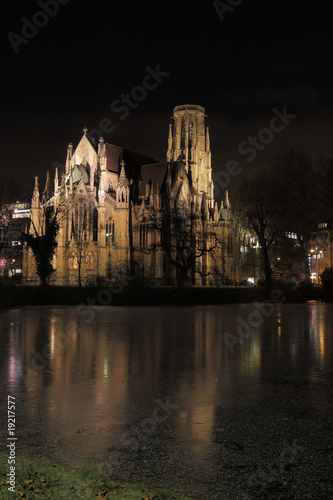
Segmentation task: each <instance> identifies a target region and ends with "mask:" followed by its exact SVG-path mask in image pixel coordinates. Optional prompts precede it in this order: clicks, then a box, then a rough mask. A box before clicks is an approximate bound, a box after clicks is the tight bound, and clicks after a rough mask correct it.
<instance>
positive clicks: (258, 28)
mask: <svg viewBox="0 0 333 500" xmlns="http://www.w3.org/2000/svg"><path fill="white" fill-rule="evenodd" d="M42 4H43V0H40V2H37V1H26V2H14V3H10V4H9V3H8V4H7V5H6V4H5V5H4V6H2V10H3V12H2V18H3V29H2V32H3V55H2V63H3V64H2V78H1V80H2V120H1V140H2V155H3V156H2V174H3V175H4V176H5V177H6V178H8V179H11V178H17V179H21V181H22V182H26V183H27V185H28V188H29V189H30V188H32V186H33V177H34V175H38V176H40V178H41V183H44V179H45V174H46V171H47V170H52V163H53V164H54V162H58V163H61V164H63V163H64V161H65V156H66V147H67V144H68V143H69V142H73V144H74V146H76V144H77V142H78V141H79V139H80V137H81V135H82V129H83V128H84V127H87V128H88V129H100V128H101V125H100V124H101V123H104V124H105V127H106V129H108V130H109V129H111V128H112V131H111V132H109V133H103V136H104V138H105V140H106V141H107V142H110V143H112V144H116V145H118V146H122V147H125V148H128V149H131V150H132V151H135V152H139V153H143V154H147V155H149V156H152V157H154V158H157V159H161V160H162V161H164V160H165V154H166V149H167V136H168V124H169V123H170V117H171V116H172V110H173V108H174V107H175V106H177V105H180V104H199V105H201V106H203V107H205V109H206V114H207V119H206V124H207V125H208V126H209V127H210V133H211V149H212V164H213V170H214V171H215V173H218V172H220V171H221V170H225V168H226V163H227V162H228V161H230V160H236V161H238V162H239V163H240V164H241V165H242V175H244V174H246V172H247V171H250V170H251V169H253V168H254V167H256V166H259V167H262V166H269V165H270V164H271V162H272V159H273V158H274V156H275V155H276V154H277V153H278V152H279V150H281V149H289V148H290V147H292V146H293V147H295V148H296V149H303V150H305V151H307V152H309V153H311V154H314V155H315V156H317V155H319V154H321V153H322V154H324V155H325V156H329V155H332V156H333V142H332V129H333V127H332V125H333V106H332V105H333V102H332V87H333V85H332V83H333V82H332V70H331V64H332V62H331V58H332V56H331V53H332V48H333V47H332V46H333V43H332V28H331V24H332V21H331V12H330V3H329V2H325V5H322V4H320V5H318V6H317V4H316V3H311V4H310V3H306V2H302V3H301V2H293V3H292V2H291V1H290V0H289V1H281V0H269V1H268V0H265V1H264V0H257V1H250V0H243V1H239V0H238V1H236V0H230V4H232V5H234V7H230V5H229V7H228V10H226V11H225V13H224V14H222V10H223V7H222V1H221V2H220V4H221V6H220V7H216V6H214V3H213V2H206V1H205V2H203V1H197V2H180V1H178V2H174V1H159V2H156V1H155V2H151V1H145V2H138V1H136V2H131V1H126V2H125V1H123V2H112V1H108V2H106V1H102V0H101V1H99V0H96V1H95V2H85V1H80V2H79V1H78V0H62V2H61V4H60V2H59V3H57V5H58V7H55V0H52V1H51V2H50V4H48V2H47V1H46V2H45V5H46V4H47V5H48V7H46V9H52V10H53V11H55V10H58V12H57V13H56V14H53V17H51V16H49V15H47V14H44V15H42V16H40V15H37V16H36V13H38V12H39V13H40V12H44V11H43V9H42V7H41V5H42ZM51 4H52V5H51ZM225 4H226V5H228V2H227V1H226V2H225ZM236 4H238V5H236ZM218 10H219V13H218V12H217V11H218ZM222 16H224V19H223V20H222V19H221V18H222ZM22 18H24V20H22ZM33 19H35V21H36V20H37V23H39V24H45V25H44V26H41V27H38V28H37V30H38V31H37V32H36V29H35V28H34V27H33V26H32V27H31V26H30V31H29V29H27V27H26V20H28V21H32V20H33ZM24 26H25V28H24ZM22 30H24V34H28V35H29V36H30V38H27V37H26V36H25V37H24V35H23V31H22ZM33 30H35V32H33ZM9 33H12V35H11V38H8V34H9ZM18 36H21V37H23V38H21V39H20V38H18ZM22 40H25V42H26V43H24V42H23V41H22ZM14 49H15V50H14ZM15 51H16V52H15ZM147 68H149V69H147ZM156 70H157V71H158V72H160V74H161V76H159V77H158V80H160V81H158V82H157V85H153V83H154V82H155V81H156V80H154V79H153V77H148V76H147V74H148V73H149V72H153V71H155V72H156ZM145 77H146V79H145ZM143 82H148V84H147V85H148V87H149V89H146V90H145V93H146V96H144V95H143V94H142V92H141V91H140V90H138V89H136V90H135V91H134V92H136V94H135V95H136V96H137V98H138V99H140V100H133V98H131V103H132V104H131V106H132V107H130V106H127V110H128V111H126V112H125V111H124V108H122V109H123V110H122V111H120V110H121V108H120V106H122V104H121V103H120V102H119V101H120V100H121V99H122V97H121V96H122V95H124V94H129V95H130V96H131V94H132V92H133V89H134V88H135V87H138V86H142V83H143ZM152 87H154V88H152ZM140 92H141V93H140ZM117 99H119V101H116V100H117ZM133 103H134V104H133ZM111 106H112V108H113V109H111ZM285 107H286V110H287V113H288V114H292V115H297V117H296V118H293V119H292V120H289V121H290V123H289V124H288V125H287V126H285V128H284V129H283V130H282V131H279V132H275V133H274V134H273V138H272V140H270V141H268V142H267V140H266V144H265V146H264V147H263V148H262V147H261V150H260V151H259V150H256V155H255V158H253V159H252V156H253V155H250V154H249V153H248V154H245V153H244V149H245V145H243V153H240V152H239V145H240V144H241V143H244V141H245V142H246V141H247V140H248V139H247V138H248V137H249V136H257V135H258V132H259V131H260V130H261V129H263V128H267V127H270V123H271V119H272V117H273V116H274V112H273V111H272V110H273V108H274V109H275V110H278V111H280V112H281V113H282V111H283V109H284V108H285ZM125 115H126V116H125ZM111 122H112V124H111ZM263 137H264V138H266V139H267V138H268V139H269V135H267V133H266V135H263ZM250 156H251V158H250ZM233 186H235V180H234V182H233V183H231V184H230V186H227V187H229V189H230V188H231V190H232V189H233Z"/></svg>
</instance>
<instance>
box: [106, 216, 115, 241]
mask: <svg viewBox="0 0 333 500" xmlns="http://www.w3.org/2000/svg"><path fill="white" fill-rule="evenodd" d="M114 236H115V235H114V220H113V219H111V217H110V218H109V219H108V220H107V221H106V227H105V239H106V243H114Z"/></svg>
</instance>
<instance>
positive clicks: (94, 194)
mask: <svg viewBox="0 0 333 500" xmlns="http://www.w3.org/2000/svg"><path fill="white" fill-rule="evenodd" d="M87 132H88V131H87V129H85V130H84V134H83V136H82V138H81V140H80V142H79V144H78V145H77V147H76V148H75V149H74V147H73V145H72V144H69V146H68V150H67V158H66V170H65V172H63V173H62V175H61V177H60V178H59V172H58V170H57V171H56V172H55V176H54V186H53V187H52V188H51V181H50V177H49V175H48V176H47V180H46V185H45V189H44V191H43V192H42V193H41V192H40V188H39V184H38V179H37V178H35V188H34V192H33V196H32V201H31V221H32V226H31V228H33V227H35V228H39V231H40V232H41V231H43V214H44V210H45V208H46V207H53V208H54V210H60V212H61V217H60V232H59V236H58V246H57V248H56V251H55V255H54V260H53V266H54V270H55V271H54V273H53V275H52V278H51V283H53V284H58V285H77V284H78V283H79V282H81V283H82V284H96V283H100V282H103V281H106V280H112V279H115V278H116V277H117V275H119V273H124V272H125V273H127V274H135V275H136V276H140V277H141V278H142V280H143V281H144V282H145V283H149V284H151V285H167V284H175V283H176V282H177V279H178V278H179V273H180V272H181V271H180V267H179V266H178V265H177V262H180V261H183V260H184V255H185V253H184V247H188V248H191V249H192V251H194V252H197V255H196V259H195V261H194V262H193V266H192V268H191V269H190V270H189V271H188V278H189V279H191V281H192V283H195V284H203V285H209V284H217V283H221V282H223V281H224V280H225V279H226V278H229V279H233V278H234V277H235V272H234V269H233V266H234V260H235V253H234V252H235V240H234V238H235V234H234V230H233V222H232V216H231V206H230V202H229V198H228V193H226V197H225V200H224V201H223V202H222V203H221V204H220V205H219V206H218V204H217V202H215V200H214V184H213V180H212V168H211V150H210V138H209V130H208V127H207V128H206V127H205V110H204V108H202V107H201V106H196V105H183V106H177V107H176V108H174V112H173V124H170V127H169V137H168V149H167V161H166V162H163V161H157V160H155V159H152V158H150V157H146V156H143V155H140V154H136V153H133V152H131V151H128V150H127V149H124V148H121V147H118V146H114V145H112V144H109V143H106V142H105V141H104V139H103V138H101V139H100V140H99V142H98V144H96V143H95V141H94V140H93V139H91V138H90V137H89V136H88V134H87ZM170 214H177V216H181V219H182V220H183V227H184V230H185V233H184V235H183V236H182V237H180V236H179V234H180V233H179V232H178V233H177V231H176V230H175V226H176V224H175V222H174V220H173V219H172V217H171V216H170ZM186 231H188V233H189V234H188V235H187V236H186ZM167 235H168V236H167ZM167 238H168V241H166V239H167ZM186 238H187V241H185V240H186ZM193 249H194V250H193ZM203 249H205V250H211V251H201V250H203ZM23 275H24V283H30V284H37V283H38V278H37V275H36V267H35V262H34V258H33V254H32V252H31V250H30V249H29V248H28V247H26V248H25V252H24V264H23ZM189 275H190V276H189Z"/></svg>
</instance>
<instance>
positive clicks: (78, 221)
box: [74, 198, 89, 241]
mask: <svg viewBox="0 0 333 500" xmlns="http://www.w3.org/2000/svg"><path fill="white" fill-rule="evenodd" d="M88 223H89V220H88V207H87V203H86V202H85V201H84V200H83V199H82V198H80V199H79V200H78V202H77V204H76V205H75V211H74V235H75V238H76V239H78V240H80V241H86V240H87V231H88Z"/></svg>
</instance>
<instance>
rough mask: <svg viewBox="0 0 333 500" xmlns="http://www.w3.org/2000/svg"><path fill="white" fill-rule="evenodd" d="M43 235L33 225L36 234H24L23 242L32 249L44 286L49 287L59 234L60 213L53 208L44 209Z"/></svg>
mask: <svg viewBox="0 0 333 500" xmlns="http://www.w3.org/2000/svg"><path fill="white" fill-rule="evenodd" d="M43 210H44V212H43V220H42V225H41V233H42V234H39V232H38V229H37V228H36V227H35V225H34V224H33V230H34V233H35V234H31V233H23V234H22V236H23V240H24V241H25V242H26V244H27V245H28V246H29V247H30V248H31V250H32V253H33V255H34V259H35V262H36V270H37V274H38V276H39V278H40V280H41V284H42V286H45V285H47V283H48V280H49V277H50V276H51V274H52V273H53V271H54V269H53V266H52V260H53V255H54V250H55V248H56V247H57V245H58V243H57V235H58V232H59V217H58V216H59V211H58V210H56V211H54V208H53V207H44V209H43Z"/></svg>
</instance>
